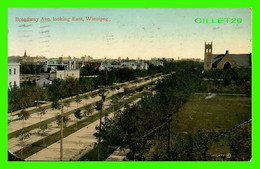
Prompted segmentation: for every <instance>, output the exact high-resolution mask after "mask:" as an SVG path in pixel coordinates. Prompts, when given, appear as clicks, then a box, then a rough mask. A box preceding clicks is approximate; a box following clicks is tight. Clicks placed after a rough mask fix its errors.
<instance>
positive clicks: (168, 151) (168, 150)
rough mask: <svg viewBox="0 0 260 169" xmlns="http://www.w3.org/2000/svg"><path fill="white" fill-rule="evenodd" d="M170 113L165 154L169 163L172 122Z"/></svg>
mask: <svg viewBox="0 0 260 169" xmlns="http://www.w3.org/2000/svg"><path fill="white" fill-rule="evenodd" d="M171 117H172V113H170V114H168V118H167V121H168V146H167V154H168V160H169V161H170V133H171V122H172V118H171Z"/></svg>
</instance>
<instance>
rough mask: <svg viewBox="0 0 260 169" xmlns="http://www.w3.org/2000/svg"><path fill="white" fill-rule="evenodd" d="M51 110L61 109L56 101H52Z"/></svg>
mask: <svg viewBox="0 0 260 169" xmlns="http://www.w3.org/2000/svg"><path fill="white" fill-rule="evenodd" d="M51 108H52V109H60V108H61V104H60V103H59V102H58V100H54V101H53V102H52V104H51Z"/></svg>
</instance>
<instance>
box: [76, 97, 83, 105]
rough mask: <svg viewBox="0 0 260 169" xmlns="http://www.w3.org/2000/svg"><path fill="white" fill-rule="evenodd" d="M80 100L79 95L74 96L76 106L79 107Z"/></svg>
mask: <svg viewBox="0 0 260 169" xmlns="http://www.w3.org/2000/svg"><path fill="white" fill-rule="evenodd" d="M81 101H82V99H81V97H80V96H79V95H77V96H76V98H75V102H76V103H77V107H79V103H80V102H81Z"/></svg>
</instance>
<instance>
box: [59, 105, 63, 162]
mask: <svg viewBox="0 0 260 169" xmlns="http://www.w3.org/2000/svg"><path fill="white" fill-rule="evenodd" d="M62 139H63V104H61V128H60V161H63V140H62Z"/></svg>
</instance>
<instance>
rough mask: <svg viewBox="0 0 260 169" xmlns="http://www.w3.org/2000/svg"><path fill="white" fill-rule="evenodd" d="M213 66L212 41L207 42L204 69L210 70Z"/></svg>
mask: <svg viewBox="0 0 260 169" xmlns="http://www.w3.org/2000/svg"><path fill="white" fill-rule="evenodd" d="M211 68H212V42H211V44H209V43H208V44H207V43H206V42H205V53H204V70H210V69H211Z"/></svg>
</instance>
